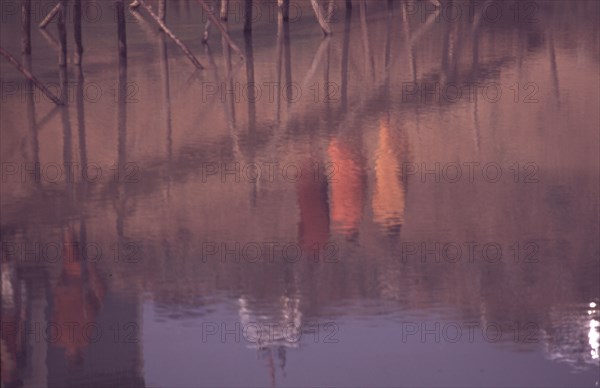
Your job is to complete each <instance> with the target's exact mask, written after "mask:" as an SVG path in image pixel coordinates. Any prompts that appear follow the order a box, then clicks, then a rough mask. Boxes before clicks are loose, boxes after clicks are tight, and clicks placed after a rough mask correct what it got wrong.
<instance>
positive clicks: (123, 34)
mask: <svg viewBox="0 0 600 388" xmlns="http://www.w3.org/2000/svg"><path fill="white" fill-rule="evenodd" d="M115 6H116V12H117V39H118V41H119V57H120V58H122V59H125V58H127V31H126V28H125V6H124V5H123V0H117V2H116V3H115Z"/></svg>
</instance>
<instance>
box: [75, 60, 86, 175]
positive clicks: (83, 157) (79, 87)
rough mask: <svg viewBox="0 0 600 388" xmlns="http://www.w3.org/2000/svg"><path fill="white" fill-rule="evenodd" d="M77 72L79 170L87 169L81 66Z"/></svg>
mask: <svg viewBox="0 0 600 388" xmlns="http://www.w3.org/2000/svg"><path fill="white" fill-rule="evenodd" d="M77 69H78V72H77V89H76V93H77V95H76V96H75V98H76V105H77V132H78V134H79V162H80V165H81V166H82V167H81V168H83V169H85V168H87V163H88V162H87V147H86V144H85V112H84V93H83V91H84V78H83V70H82V69H81V66H78V68H77ZM82 183H83V185H85V184H86V180H85V179H84V180H83V182H82Z"/></svg>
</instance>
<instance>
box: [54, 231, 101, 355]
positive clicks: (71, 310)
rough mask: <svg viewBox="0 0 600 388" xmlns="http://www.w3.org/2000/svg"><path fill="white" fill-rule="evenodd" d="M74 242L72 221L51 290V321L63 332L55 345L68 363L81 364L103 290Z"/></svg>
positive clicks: (94, 272) (90, 264)
mask: <svg viewBox="0 0 600 388" xmlns="http://www.w3.org/2000/svg"><path fill="white" fill-rule="evenodd" d="M77 242H78V240H77V238H76V234H75V231H74V226H73V225H72V224H71V225H69V226H68V227H67V228H65V229H64V231H63V260H62V273H61V275H60V278H59V281H58V283H57V284H56V286H55V287H54V290H53V295H54V316H53V322H54V323H55V324H56V326H57V327H59V328H61V330H62V333H63V335H61V336H60V338H58V340H57V342H56V346H59V347H62V348H65V355H66V359H67V362H68V364H69V366H79V365H81V364H82V363H83V351H84V350H85V348H86V347H87V346H88V345H89V342H90V338H93V336H94V335H95V334H94V333H95V332H94V329H93V327H94V323H95V320H96V316H97V314H98V312H99V311H100V308H101V307H102V301H103V299H104V292H105V285H104V283H103V282H102V280H101V279H100V277H99V276H98V274H97V272H96V269H95V265H96V264H95V263H86V262H85V261H84V260H82V257H81V251H80V248H79V247H78V246H77V245H78V244H77ZM86 264H87V265H86ZM65 334H66V335H65Z"/></svg>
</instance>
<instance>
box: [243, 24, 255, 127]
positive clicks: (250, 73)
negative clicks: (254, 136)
mask: <svg viewBox="0 0 600 388" xmlns="http://www.w3.org/2000/svg"><path fill="white" fill-rule="evenodd" d="M244 41H245V43H246V47H245V48H246V81H247V84H248V96H247V98H248V130H249V132H253V131H254V125H255V122H256V95H255V93H254V91H255V88H254V54H253V52H252V35H246V36H245V38H244Z"/></svg>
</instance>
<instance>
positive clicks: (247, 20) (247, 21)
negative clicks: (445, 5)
mask: <svg viewBox="0 0 600 388" xmlns="http://www.w3.org/2000/svg"><path fill="white" fill-rule="evenodd" d="M245 4H246V8H245V12H244V34H252V0H246V3H245Z"/></svg>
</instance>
